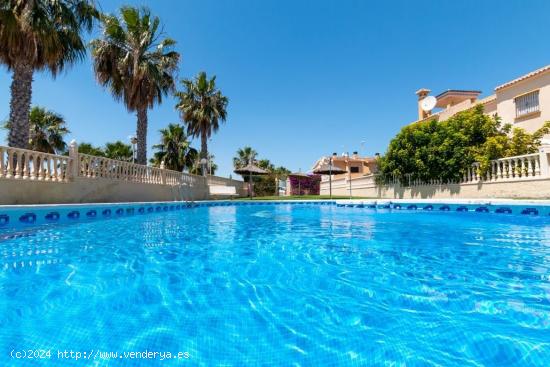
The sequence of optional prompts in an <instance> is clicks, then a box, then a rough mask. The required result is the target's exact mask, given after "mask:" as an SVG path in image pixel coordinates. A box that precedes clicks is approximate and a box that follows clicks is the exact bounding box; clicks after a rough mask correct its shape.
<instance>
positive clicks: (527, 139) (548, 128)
mask: <svg viewBox="0 0 550 367" xmlns="http://www.w3.org/2000/svg"><path fill="white" fill-rule="evenodd" d="M548 132H550V123H546V124H545V125H544V126H543V127H542V128H541V129H539V130H538V131H537V132H535V133H533V134H528V133H527V132H525V130H523V129H520V128H514V129H512V128H511V125H509V124H504V125H503V124H502V122H501V120H500V118H499V117H498V116H488V115H485V114H484V113H483V107H482V106H481V105H479V106H476V107H475V108H473V109H470V110H467V111H463V112H460V113H458V114H456V115H454V116H452V117H451V118H449V119H448V120H446V121H441V122H437V121H435V120H430V121H425V122H420V123H415V124H413V125H408V126H405V127H404V128H402V129H401V131H400V132H399V133H398V134H397V136H396V137H395V138H393V139H392V140H391V142H390V145H389V147H388V151H387V152H386V154H385V156H384V157H382V158H380V160H379V170H380V173H381V174H382V175H381V176H380V177H381V179H382V180H387V179H389V178H392V179H399V180H401V181H402V182H407V181H408V180H409V179H410V180H417V179H419V180H422V181H429V180H432V179H440V180H442V181H443V182H457V181H460V180H461V179H462V177H463V176H464V173H465V171H466V170H467V169H468V167H471V166H472V164H473V163H474V162H479V163H480V168H479V170H480V171H479V172H478V173H479V174H480V175H484V174H485V173H486V172H487V169H488V168H489V162H490V161H491V160H492V159H497V158H502V157H506V156H514V155H521V154H528V153H533V152H536V151H537V148H538V146H539V145H540V140H541V138H542V137H543V136H544V135H545V134H547V133H548Z"/></svg>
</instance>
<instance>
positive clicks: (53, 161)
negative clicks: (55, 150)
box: [0, 146, 72, 182]
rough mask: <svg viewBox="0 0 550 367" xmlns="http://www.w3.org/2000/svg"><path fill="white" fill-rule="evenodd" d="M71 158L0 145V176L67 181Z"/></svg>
mask: <svg viewBox="0 0 550 367" xmlns="http://www.w3.org/2000/svg"><path fill="white" fill-rule="evenodd" d="M71 165H72V158H71V157H68V156H61V155H55V154H48V153H42V152H37V151H33V150H27V149H19V148H12V147H4V146H0V178H10V179H18V180H37V181H56V182H67V181H69V179H70V174H69V172H70V171H69V169H70V167H71Z"/></svg>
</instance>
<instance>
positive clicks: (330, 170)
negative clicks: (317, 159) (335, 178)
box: [313, 158, 347, 199]
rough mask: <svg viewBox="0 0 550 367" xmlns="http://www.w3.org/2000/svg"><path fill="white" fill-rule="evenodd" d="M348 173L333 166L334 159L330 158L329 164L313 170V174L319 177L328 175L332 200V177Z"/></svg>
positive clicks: (323, 164)
mask: <svg viewBox="0 0 550 367" xmlns="http://www.w3.org/2000/svg"><path fill="white" fill-rule="evenodd" d="M346 172H347V171H346V170H344V169H342V168H340V167H336V166H335V165H333V164H332V158H329V162H328V163H326V162H324V163H322V164H320V165H319V166H318V167H316V168H314V169H313V173H316V174H318V175H328V180H329V193H330V198H331V199H332V175H338V174H341V173H346Z"/></svg>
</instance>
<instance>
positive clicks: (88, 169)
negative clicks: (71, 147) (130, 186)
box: [78, 153, 240, 186]
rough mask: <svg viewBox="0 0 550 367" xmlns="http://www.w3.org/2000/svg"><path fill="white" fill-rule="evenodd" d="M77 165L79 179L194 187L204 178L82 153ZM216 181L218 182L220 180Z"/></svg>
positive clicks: (79, 155)
mask: <svg viewBox="0 0 550 367" xmlns="http://www.w3.org/2000/svg"><path fill="white" fill-rule="evenodd" d="M78 165H79V170H78V176H80V177H88V178H107V179H111V180H121V181H129V182H138V183H149V184H158V185H170V186H179V185H184V184H185V185H188V186H194V185H196V184H199V183H204V178H203V177H201V176H196V175H191V174H188V173H182V172H178V171H172V170H168V169H162V168H157V167H149V166H144V165H141V164H135V163H130V162H124V161H118V160H115V159H109V158H104V157H96V156H92V155H89V154H82V153H79V154H78ZM216 179H218V180H219V179H222V178H216ZM235 182H240V181H233V183H235Z"/></svg>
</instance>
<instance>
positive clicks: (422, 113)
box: [415, 88, 431, 120]
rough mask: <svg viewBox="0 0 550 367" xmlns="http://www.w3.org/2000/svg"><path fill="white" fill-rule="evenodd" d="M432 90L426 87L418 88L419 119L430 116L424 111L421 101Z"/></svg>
mask: <svg viewBox="0 0 550 367" xmlns="http://www.w3.org/2000/svg"><path fill="white" fill-rule="evenodd" d="M430 92H431V90H429V89H426V88H421V89H419V90H417V91H416V92H415V93H416V95H417V96H418V119H419V120H424V119H425V118H426V117H428V116H429V115H428V112H426V111H424V110H423V109H422V107H421V106H420V102H421V101H422V100H423V99H424V98H426V97H427V96H428V94H430Z"/></svg>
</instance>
